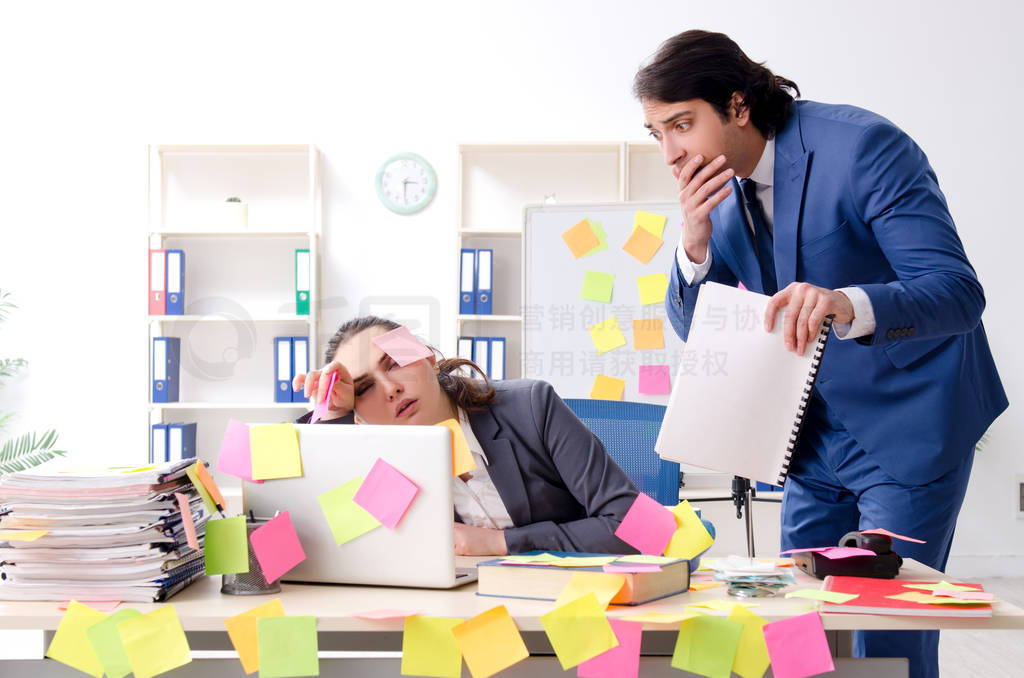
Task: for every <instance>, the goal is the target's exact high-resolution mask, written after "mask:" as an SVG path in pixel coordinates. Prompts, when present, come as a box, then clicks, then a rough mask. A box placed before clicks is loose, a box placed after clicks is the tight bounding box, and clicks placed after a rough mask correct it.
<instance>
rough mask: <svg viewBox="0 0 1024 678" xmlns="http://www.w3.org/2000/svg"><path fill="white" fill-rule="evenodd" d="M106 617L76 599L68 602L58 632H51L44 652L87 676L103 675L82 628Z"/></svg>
mask: <svg viewBox="0 0 1024 678" xmlns="http://www.w3.org/2000/svg"><path fill="white" fill-rule="evenodd" d="M106 618H107V615H105V614H103V613H102V612H100V611H99V610H94V609H92V608H91V607H89V606H88V605H82V604H81V603H79V602H78V601H77V600H72V601H71V602H70V603H68V610H67V612H65V613H64V616H63V617H62V618H61V620H60V625H59V626H58V627H57V632H56V633H54V634H53V640H52V641H50V647H49V648H47V650H46V656H47V657H49V658H50V659H56V660H57V661H59V662H60V663H61V664H67V665H68V666H70V667H71V668H73V669H78V670H79V671H82V672H83V673H88V674H89V675H90V676H94V677H95V678H100V677H101V676H102V675H103V664H101V663H100V660H99V657H97V656H96V653H95V652H93V649H92V644H91V643H89V638H88V637H87V636H86V635H85V630H86V629H87V628H89V627H90V626H92V625H93V624H97V623H99V622H101V621H103V620H104V619H106Z"/></svg>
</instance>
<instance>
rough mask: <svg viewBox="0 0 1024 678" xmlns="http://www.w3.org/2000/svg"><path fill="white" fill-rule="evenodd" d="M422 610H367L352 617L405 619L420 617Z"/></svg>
mask: <svg viewBox="0 0 1024 678" xmlns="http://www.w3.org/2000/svg"><path fill="white" fill-rule="evenodd" d="M422 614H423V611H422V610H367V611H366V612H357V613H356V614H354V615H352V616H353V617H358V618H359V619H405V618H406V617H416V616H418V615H422Z"/></svg>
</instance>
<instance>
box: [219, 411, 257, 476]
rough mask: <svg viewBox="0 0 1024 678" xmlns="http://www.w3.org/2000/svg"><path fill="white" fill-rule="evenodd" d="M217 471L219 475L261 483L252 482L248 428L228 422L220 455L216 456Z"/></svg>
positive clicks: (238, 423)
mask: <svg viewBox="0 0 1024 678" xmlns="http://www.w3.org/2000/svg"><path fill="white" fill-rule="evenodd" d="M217 470H218V471H220V472H221V473H227V474H228V475H232V476H235V477H237V478H241V479H242V480H248V481H251V482H256V483H262V482H263V481H262V480H253V477H252V455H251V453H250V451H249V426H248V424H244V423H242V422H240V421H235V420H234V419H229V420H228V425H227V428H225V429H224V439H223V440H222V441H221V443H220V454H219V455H218V456H217Z"/></svg>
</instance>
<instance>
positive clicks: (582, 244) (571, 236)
mask: <svg viewBox="0 0 1024 678" xmlns="http://www.w3.org/2000/svg"><path fill="white" fill-rule="evenodd" d="M562 240H564V241H565V244H566V245H568V246H569V251H570V252H572V256H573V257H575V258H576V259H579V258H580V257H582V256H583V255H584V254H586V253H587V252H589V251H590V250H592V249H594V248H595V247H597V246H599V245H600V244H601V241H600V240H599V239H598V237H597V235H596V234H595V233H594V230H593V229H592V228H591V227H590V223H589V222H588V221H587V220H586V219H584V220H583V221H581V222H579V223H578V224H576V225H575V226H573V227H572V228H570V229H569V230H567V231H566V232H565V233H563V234H562Z"/></svg>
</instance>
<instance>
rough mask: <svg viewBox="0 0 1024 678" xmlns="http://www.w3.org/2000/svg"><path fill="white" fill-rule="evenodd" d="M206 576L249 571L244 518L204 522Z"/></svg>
mask: <svg viewBox="0 0 1024 678" xmlns="http://www.w3.org/2000/svg"><path fill="white" fill-rule="evenodd" d="M203 558H204V559H205V562H206V574H208V575H210V574H235V573H238V572H248V571H249V543H248V541H246V532H245V516H235V517H234V518H220V519H213V520H208V521H206V538H205V539H204V540H203Z"/></svg>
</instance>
